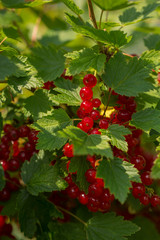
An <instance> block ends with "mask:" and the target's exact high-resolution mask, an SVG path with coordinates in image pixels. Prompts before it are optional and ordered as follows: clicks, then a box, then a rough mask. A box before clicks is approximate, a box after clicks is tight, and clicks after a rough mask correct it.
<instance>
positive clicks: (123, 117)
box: [117, 109, 131, 123]
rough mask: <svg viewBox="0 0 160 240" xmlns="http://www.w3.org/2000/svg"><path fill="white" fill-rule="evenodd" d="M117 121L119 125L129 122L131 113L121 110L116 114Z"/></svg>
mask: <svg viewBox="0 0 160 240" xmlns="http://www.w3.org/2000/svg"><path fill="white" fill-rule="evenodd" d="M117 119H118V120H119V121H120V122H121V123H124V122H128V121H129V120H131V113H130V112H128V111H127V110H123V109H122V110H120V111H119V112H118V115H117Z"/></svg>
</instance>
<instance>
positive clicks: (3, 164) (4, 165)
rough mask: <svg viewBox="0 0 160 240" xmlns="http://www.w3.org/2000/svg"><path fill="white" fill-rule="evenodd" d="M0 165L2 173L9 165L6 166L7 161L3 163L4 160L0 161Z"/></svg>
mask: <svg viewBox="0 0 160 240" xmlns="http://www.w3.org/2000/svg"><path fill="white" fill-rule="evenodd" d="M0 164H1V165H2V167H3V170H4V172H5V171H7V170H8V169H9V164H8V162H7V161H5V160H0Z"/></svg>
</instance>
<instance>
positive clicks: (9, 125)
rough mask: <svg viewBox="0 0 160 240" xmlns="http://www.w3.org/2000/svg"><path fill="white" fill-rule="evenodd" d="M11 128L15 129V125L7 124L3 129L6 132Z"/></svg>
mask: <svg viewBox="0 0 160 240" xmlns="http://www.w3.org/2000/svg"><path fill="white" fill-rule="evenodd" d="M11 129H13V126H12V125H11V124H5V125H4V127H3V130H4V132H5V133H8V132H10V131H11Z"/></svg>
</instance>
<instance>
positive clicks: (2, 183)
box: [0, 165, 5, 191]
mask: <svg viewBox="0 0 160 240" xmlns="http://www.w3.org/2000/svg"><path fill="white" fill-rule="evenodd" d="M4 186H5V179H4V171H3V167H2V166H1V165H0V191H1V190H2V189H3V188H4Z"/></svg>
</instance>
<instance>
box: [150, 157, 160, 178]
mask: <svg viewBox="0 0 160 240" xmlns="http://www.w3.org/2000/svg"><path fill="white" fill-rule="evenodd" d="M151 175H152V178H153V179H160V155H159V156H158V158H157V159H156V160H155V161H154V165H153V167H152V172H151Z"/></svg>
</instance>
